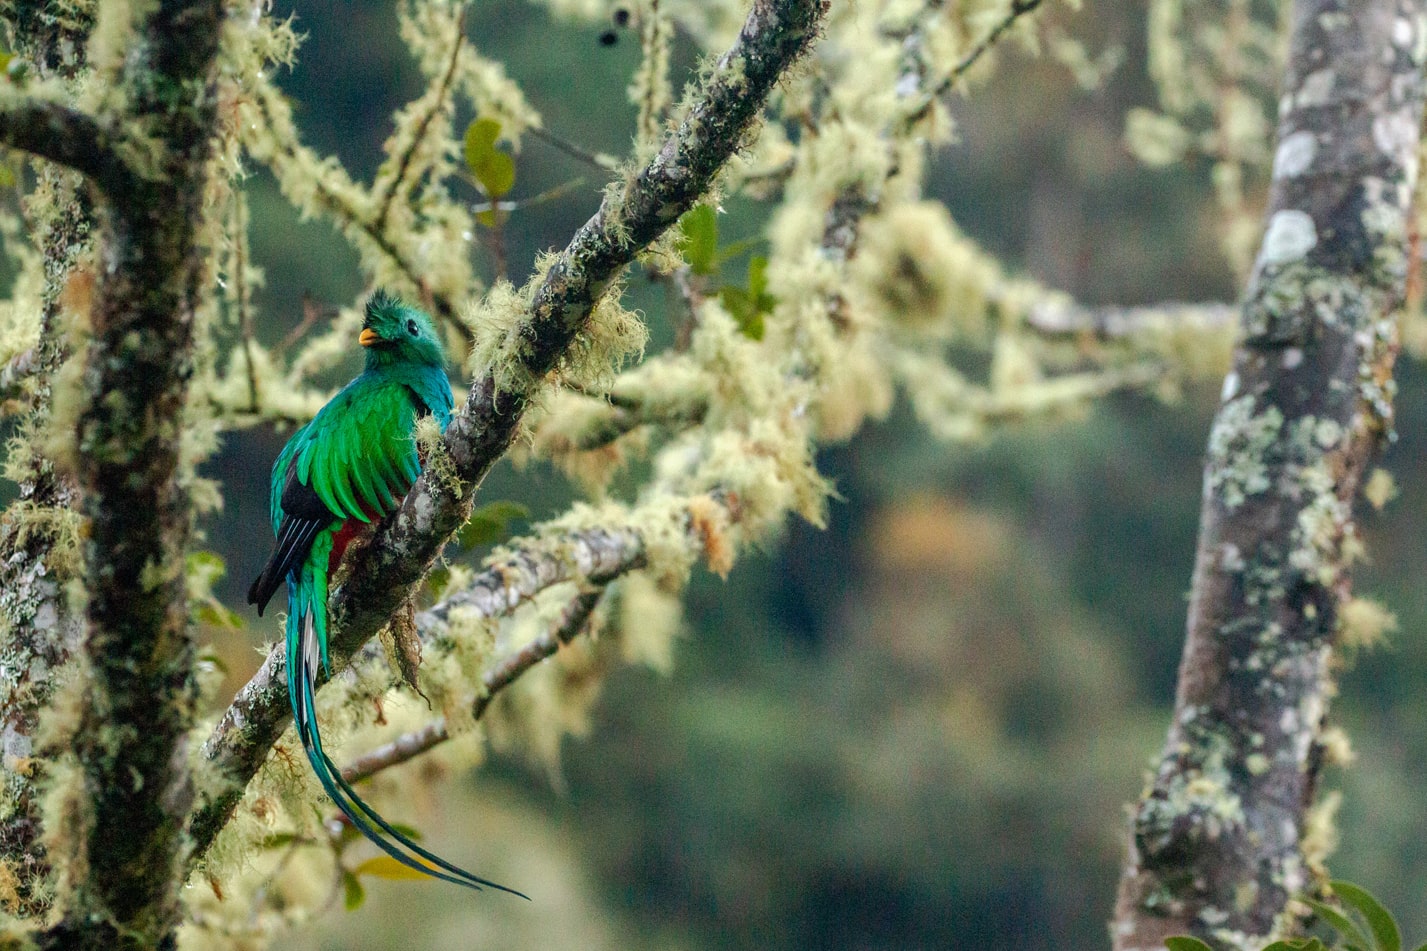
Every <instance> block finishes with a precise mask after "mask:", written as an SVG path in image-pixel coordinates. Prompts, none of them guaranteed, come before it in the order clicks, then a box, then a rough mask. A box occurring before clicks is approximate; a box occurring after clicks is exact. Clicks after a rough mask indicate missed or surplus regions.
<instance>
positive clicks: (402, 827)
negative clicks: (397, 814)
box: [391, 822, 421, 842]
mask: <svg viewBox="0 0 1427 951" xmlns="http://www.w3.org/2000/svg"><path fill="white" fill-rule="evenodd" d="M391 827H392V828H393V829H395V830H396V831H398V832H400V833H401V834H402V835H404V836H406V837H407V838H408V839H410V840H411V841H413V842H420V841H421V830H420V829H418V828H416V827H415V826H409V825H407V824H406V823H404V822H393V823H392V824H391Z"/></svg>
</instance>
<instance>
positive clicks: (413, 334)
mask: <svg viewBox="0 0 1427 951" xmlns="http://www.w3.org/2000/svg"><path fill="white" fill-rule="evenodd" d="M357 339H358V341H360V342H361V344H362V346H363V347H365V348H366V351H367V366H369V367H375V366H381V365H383V364H390V363H425V364H430V365H431V366H437V367H444V366H445V365H446V351H445V350H444V349H442V347H441V338H440V336H438V335H437V333H436V327H435V325H434V324H432V322H431V318H430V317H428V316H427V315H426V313H425V312H424V311H421V310H419V309H418V308H415V307H412V306H411V305H410V304H408V303H406V302H405V301H403V300H402V299H401V298H399V297H396V296H395V295H393V294H389V293H387V292H386V291H384V290H378V291H377V292H376V293H374V294H372V296H371V299H370V300H368V301H367V318H366V320H364V321H362V334H361V336H360V337H358V338H357Z"/></svg>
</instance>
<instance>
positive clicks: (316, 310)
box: [278, 291, 337, 351]
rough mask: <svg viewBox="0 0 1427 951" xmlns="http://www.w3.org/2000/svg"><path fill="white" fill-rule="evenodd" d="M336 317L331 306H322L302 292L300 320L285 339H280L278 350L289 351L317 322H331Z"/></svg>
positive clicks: (334, 310)
mask: <svg viewBox="0 0 1427 951" xmlns="http://www.w3.org/2000/svg"><path fill="white" fill-rule="evenodd" d="M336 316H337V308H335V307H333V306H332V305H331V304H324V303H322V302H321V301H319V300H318V299H317V298H315V297H313V296H312V294H311V293H309V292H308V291H303V292H302V319H301V320H300V321H298V323H297V326H296V327H293V328H292V329H291V330H290V331H288V334H287V336H286V337H283V338H282V343H280V344H278V350H280V351H285V350H290V349H292V348H293V347H295V346H297V342H298V341H299V340H301V339H302V338H303V337H304V336H305V335H306V334H307V332H308V331H309V330H311V329H312V328H313V327H314V326H316V324H317V322H318V321H319V320H331V319H333V318H334V317H336Z"/></svg>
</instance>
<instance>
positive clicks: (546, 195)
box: [471, 178, 585, 215]
mask: <svg viewBox="0 0 1427 951" xmlns="http://www.w3.org/2000/svg"><path fill="white" fill-rule="evenodd" d="M584 183H585V180H584V179H583V178H572V179H570V180H569V181H567V182H561V183H560V184H558V185H555V186H553V187H551V188H547V189H545V190H544V191H543V192H541V193H540V194H538V195H531V196H530V197H529V198H521V199H519V200H511V199H506V200H505V201H484V202H475V203H474V204H472V205H471V212H472V214H477V215H479V214H482V213H484V212H487V211H500V212H505V213H506V214H509V213H511V212H515V211H520V210H521V209H522V208H530V207H533V206H535V205H543V204H545V203H546V202H549V201H554V200H555V199H556V198H560V197H563V196H564V195H566V194H568V193H570V192H572V191H574V190H575V189H576V188H579V187H580V186H581V185H583V184H584Z"/></svg>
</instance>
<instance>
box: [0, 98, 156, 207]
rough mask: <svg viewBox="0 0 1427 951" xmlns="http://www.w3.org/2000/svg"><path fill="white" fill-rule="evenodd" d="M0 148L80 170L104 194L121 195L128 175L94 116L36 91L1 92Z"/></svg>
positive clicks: (123, 163)
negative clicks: (114, 192) (18, 151)
mask: <svg viewBox="0 0 1427 951" xmlns="http://www.w3.org/2000/svg"><path fill="white" fill-rule="evenodd" d="M0 144H4V145H7V146H9V147H10V148H12V149H19V150H21V151H23V152H29V153H30V154H31V155H36V156H39V157H40V158H43V159H47V160H48V161H51V162H54V163H56V164H58V165H63V166H64V167H66V168H70V169H73V170H74V171H76V172H82V173H83V174H84V175H85V176H87V177H88V178H89V179H90V180H91V181H93V182H94V183H95V184H96V185H98V186H99V187H100V188H101V189H103V190H104V191H106V192H113V191H119V192H122V191H124V190H125V189H126V188H127V187H128V186H129V184H130V181H129V180H130V177H131V174H132V173H131V171H130V169H129V166H128V165H127V164H126V163H125V162H123V161H121V160H120V159H119V157H118V156H117V155H116V154H115V151H114V141H113V137H112V136H110V134H109V132H108V130H107V129H105V127H104V126H103V125H101V124H100V122H99V121H98V120H97V119H95V118H94V117H93V116H90V115H87V114H85V113H83V112H80V111H79V110H77V109H73V108H71V107H69V106H67V105H65V104H64V103H62V102H60V101H58V100H56V99H51V98H47V97H43V96H40V95H37V94H35V93H26V92H16V91H14V90H4V91H3V92H0Z"/></svg>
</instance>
